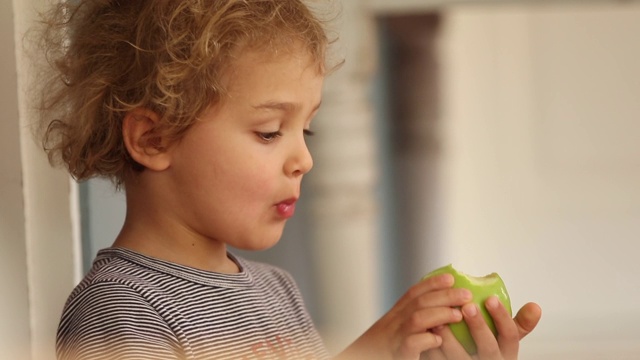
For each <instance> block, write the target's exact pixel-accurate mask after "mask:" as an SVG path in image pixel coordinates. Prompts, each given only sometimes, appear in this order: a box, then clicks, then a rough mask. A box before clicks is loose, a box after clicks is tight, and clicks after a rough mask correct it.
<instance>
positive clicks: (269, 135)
mask: <svg viewBox="0 0 640 360" xmlns="http://www.w3.org/2000/svg"><path fill="white" fill-rule="evenodd" d="M302 132H303V134H304V135H305V136H313V135H314V134H315V133H314V132H313V131H311V130H309V129H304V130H303V131H302ZM256 135H258V137H259V138H260V140H261V141H262V142H264V143H267V144H268V143H271V142H273V141H274V140H275V139H277V138H279V137H280V136H282V133H281V132H280V131H274V132H266V133H263V132H257V133H256Z"/></svg>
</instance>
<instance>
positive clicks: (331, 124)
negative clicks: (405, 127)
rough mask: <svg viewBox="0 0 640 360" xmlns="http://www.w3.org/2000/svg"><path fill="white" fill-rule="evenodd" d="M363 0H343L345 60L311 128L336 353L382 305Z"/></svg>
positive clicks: (315, 206) (324, 306) (318, 247)
mask: <svg viewBox="0 0 640 360" xmlns="http://www.w3.org/2000/svg"><path fill="white" fill-rule="evenodd" d="M363 10H364V9H363V5H362V4H361V1H353V0H349V1H344V2H343V8H342V19H343V20H344V23H343V24H342V27H341V29H340V36H341V39H340V43H339V45H338V48H339V49H343V50H344V54H343V55H344V56H345V59H346V63H345V64H344V66H343V67H342V68H341V69H340V70H339V71H338V72H337V73H334V74H333V75H331V76H330V77H329V78H328V79H327V82H326V86H325V96H324V99H323V104H324V105H323V109H322V110H321V113H320V114H319V116H318V119H317V120H316V121H315V123H314V125H313V127H314V129H315V130H316V131H317V133H318V135H317V137H316V138H314V139H313V140H314V142H313V143H312V144H311V147H312V152H313V155H314V161H315V168H314V170H313V171H312V173H311V174H310V176H309V177H308V179H307V181H308V185H309V186H308V189H309V194H307V195H308V197H309V198H310V199H311V201H310V202H309V203H310V204H311V205H310V207H311V209H310V215H311V217H312V223H313V245H312V247H311V249H312V251H313V255H314V260H315V262H316V264H317V268H316V273H317V274H318V278H319V279H318V290H317V293H318V295H319V299H318V301H317V303H318V305H319V308H320V313H321V318H322V319H323V322H322V323H320V324H319V326H320V330H321V332H322V333H323V336H324V338H325V341H326V343H327V345H328V347H329V348H330V350H332V351H334V352H337V351H339V350H341V349H342V347H344V346H345V345H347V344H348V343H350V342H351V341H353V340H355V338H356V337H357V336H359V335H360V334H361V333H362V332H364V331H365V330H366V329H367V328H368V327H369V326H370V325H372V324H373V321H374V320H375V319H376V316H377V315H378V312H379V310H380V309H379V304H380V302H381V301H380V293H379V291H378V285H379V279H380V274H378V269H379V266H378V265H379V264H378V262H379V260H378V257H379V254H378V245H379V244H378V243H379V239H378V228H377V227H378V221H377V220H378V218H377V213H378V212H377V201H376V182H377V177H378V163H377V155H376V150H377V146H376V141H375V138H376V137H375V133H374V130H375V129H374V128H375V122H374V117H373V112H372V107H371V105H370V104H369V101H368V100H369V99H368V98H367V93H368V91H369V83H370V79H371V77H372V75H373V65H374V64H373V63H372V62H371V60H372V57H371V56H370V54H371V53H374V51H371V49H370V48H371V47H372V46H373V45H374V43H373V35H374V31H373V28H372V27H371V26H370V25H371V24H369V23H368V22H369V21H370V20H371V18H369V17H367V15H366V14H364V13H363V12H364V11H363Z"/></svg>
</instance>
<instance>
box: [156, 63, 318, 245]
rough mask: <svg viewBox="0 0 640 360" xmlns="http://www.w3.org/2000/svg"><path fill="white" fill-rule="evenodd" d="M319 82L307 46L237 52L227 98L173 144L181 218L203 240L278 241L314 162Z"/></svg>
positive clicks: (232, 242)
mask: <svg viewBox="0 0 640 360" xmlns="http://www.w3.org/2000/svg"><path fill="white" fill-rule="evenodd" d="M292 55H293V56H292ZM322 83H323V76H322V75H319V74H318V72H317V70H316V67H315V66H311V59H310V57H308V56H307V55H306V53H304V52H294V53H284V54H283V55H280V56H277V57H275V58H274V57H269V56H264V54H262V53H256V52H244V53H242V55H241V56H240V57H239V58H238V59H237V63H236V64H235V66H234V68H233V70H232V71H231V73H230V75H229V82H228V90H229V96H228V98H225V99H224V100H223V101H222V102H221V103H219V104H217V105H216V106H214V107H212V108H210V109H209V110H208V111H206V112H205V113H204V114H202V116H201V117H200V121H199V122H196V123H195V124H194V125H193V127H192V128H190V129H189V130H188V132H187V133H186V134H185V137H184V138H183V139H182V140H181V141H180V142H179V143H178V144H176V145H175V146H174V147H173V148H172V149H171V150H170V151H171V154H172V155H171V156H172V163H171V166H170V168H169V169H168V172H169V176H170V179H171V187H172V189H171V190H172V191H173V192H174V193H175V196H174V197H173V200H174V201H173V202H174V203H175V204H172V207H173V209H172V212H173V213H175V215H176V216H177V220H178V222H179V223H181V225H182V226H185V227H186V228H187V229H188V230H189V231H190V232H193V233H194V235H195V236H198V237H202V238H203V239H204V240H207V241H219V242H223V243H226V244H229V245H232V246H234V247H237V248H241V249H251V250H258V249H265V248H268V247H271V246H273V245H274V244H275V243H277V241H278V240H279V238H280V236H281V235H282V230H283V228H284V225H285V222H286V220H287V219H288V218H290V217H291V216H293V213H294V209H295V202H296V200H297V199H298V197H299V196H300V183H301V181H302V176H303V175H304V174H306V173H307V172H308V171H309V170H310V169H311V167H312V165H313V162H312V159H311V155H310V153H309V150H308V149H307V145H306V143H305V137H304V136H305V130H308V129H309V126H310V123H311V119H312V118H313V117H314V115H315V114H316V112H317V110H318V107H319V106H320V100H321V93H322Z"/></svg>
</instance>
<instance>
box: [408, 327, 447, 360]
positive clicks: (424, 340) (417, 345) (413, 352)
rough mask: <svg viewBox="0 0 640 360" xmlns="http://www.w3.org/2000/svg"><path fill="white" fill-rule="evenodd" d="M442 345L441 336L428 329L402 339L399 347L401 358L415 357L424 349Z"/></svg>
mask: <svg viewBox="0 0 640 360" xmlns="http://www.w3.org/2000/svg"><path fill="white" fill-rule="evenodd" d="M440 345H442V338H441V337H440V336H439V335H436V334H434V333H432V332H429V331H424V332H421V333H417V334H413V335H411V336H408V337H407V338H405V339H404V342H403V343H402V346H401V348H400V358H401V359H416V358H418V357H420V354H422V353H423V352H425V351H429V350H432V349H437V348H438V347H440Z"/></svg>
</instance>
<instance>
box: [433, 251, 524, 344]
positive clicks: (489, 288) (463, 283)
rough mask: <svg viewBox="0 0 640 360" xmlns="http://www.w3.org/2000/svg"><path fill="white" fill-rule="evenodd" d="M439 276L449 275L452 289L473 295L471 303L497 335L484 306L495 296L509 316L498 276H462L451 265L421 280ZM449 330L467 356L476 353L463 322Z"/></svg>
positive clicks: (508, 302) (453, 324)
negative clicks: (453, 280)
mask: <svg viewBox="0 0 640 360" xmlns="http://www.w3.org/2000/svg"><path fill="white" fill-rule="evenodd" d="M441 274H451V275H453V278H454V279H455V282H454V284H453V288H464V289H468V290H470V291H471V293H472V294H473V300H472V302H474V303H476V304H477V305H478V307H479V309H480V313H481V314H482V316H483V317H484V319H485V321H486V322H487V325H489V328H490V329H491V331H492V332H493V334H494V335H496V336H497V335H498V332H497V330H496V326H495V324H494V323H493V320H492V319H491V315H489V312H487V309H486V308H485V306H484V303H485V301H487V299H488V298H489V297H490V296H493V295H495V296H497V297H498V300H500V302H502V304H504V306H505V307H506V309H507V311H508V312H509V315H511V314H512V312H511V300H510V299H509V293H507V288H506V286H505V285H504V282H503V281H502V278H501V277H500V275H498V274H496V273H492V274H489V275H486V276H481V277H478V276H470V275H467V274H464V273H462V272H460V271H458V270H456V269H454V268H453V266H451V264H449V265H447V266H443V267H441V268H439V269H436V270H434V271H432V272H430V273H428V274H427V275H425V276H424V277H423V278H422V279H423V280H424V279H427V278H429V277H432V276H435V275H441ZM449 327H450V328H451V332H452V333H453V335H454V336H455V337H456V339H458V341H459V342H460V344H462V346H463V347H464V348H465V350H467V352H468V353H469V354H475V353H476V352H477V348H476V343H475V342H474V341H473V338H472V337H471V333H470V332H469V327H468V326H467V324H466V323H465V322H464V321H461V322H458V323H452V324H449Z"/></svg>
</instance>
